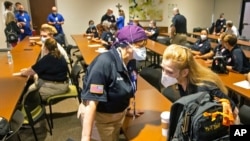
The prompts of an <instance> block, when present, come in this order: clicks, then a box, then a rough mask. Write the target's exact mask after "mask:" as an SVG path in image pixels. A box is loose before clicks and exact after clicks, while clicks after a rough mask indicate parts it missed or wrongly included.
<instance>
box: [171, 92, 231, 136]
mask: <svg viewBox="0 0 250 141" xmlns="http://www.w3.org/2000/svg"><path fill="white" fill-rule="evenodd" d="M212 93H213V91H211V92H198V93H196V94H191V95H188V96H184V97H181V98H180V99H178V100H177V101H175V102H174V103H173V105H172V106H171V111H170V125H169V131H168V140H169V141H215V140H217V141H221V140H223V141H225V140H229V126H225V125H223V124H222V121H223V116H222V115H217V116H216V119H215V120H214V121H212V120H211V117H210V116H207V117H206V116H203V113H204V112H208V113H214V112H215V111H219V112H222V110H223V106H222V104H221V103H220V102H218V101H216V100H214V97H213V94H212Z"/></svg>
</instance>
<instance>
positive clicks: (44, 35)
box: [40, 25, 70, 63]
mask: <svg viewBox="0 0 250 141" xmlns="http://www.w3.org/2000/svg"><path fill="white" fill-rule="evenodd" d="M53 28H54V27H53V26H51V25H47V26H42V27H41V29H40V36H41V43H42V44H41V45H42V51H41V58H42V57H43V56H44V55H45V53H44V52H43V48H44V43H45V41H46V39H48V38H54V37H53V35H54V30H53ZM57 48H58V50H59V51H60V53H61V54H62V56H63V57H64V58H65V60H66V61H67V62H68V63H69V62H70V61H69V57H68V54H67V52H66V51H65V49H64V48H63V47H62V46H61V45H60V44H59V43H57Z"/></svg>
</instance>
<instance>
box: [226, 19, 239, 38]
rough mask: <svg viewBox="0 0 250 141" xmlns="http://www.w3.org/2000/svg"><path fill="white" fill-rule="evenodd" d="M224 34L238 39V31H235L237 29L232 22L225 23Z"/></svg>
mask: <svg viewBox="0 0 250 141" xmlns="http://www.w3.org/2000/svg"><path fill="white" fill-rule="evenodd" d="M226 27H227V28H226V31H225V32H226V33H228V34H234V35H235V36H236V37H239V35H240V34H239V31H238V29H237V27H236V26H235V25H234V24H233V22H232V21H230V20H229V21H227V22H226Z"/></svg>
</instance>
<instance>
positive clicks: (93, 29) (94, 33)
mask: <svg viewBox="0 0 250 141" xmlns="http://www.w3.org/2000/svg"><path fill="white" fill-rule="evenodd" d="M84 35H87V36H88V35H90V36H93V37H94V38H96V37H98V32H97V29H96V26H95V23H94V21H93V20H89V27H88V28H87V30H86V32H85V33H84Z"/></svg>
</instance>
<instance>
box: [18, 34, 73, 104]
mask: <svg viewBox="0 0 250 141" xmlns="http://www.w3.org/2000/svg"><path fill="white" fill-rule="evenodd" d="M57 45H58V43H57V42H56V40H55V39H53V38H48V39H47V40H46V41H45V42H44V47H43V49H42V50H43V52H44V56H43V58H41V59H40V60H38V61H37V62H36V63H35V64H34V65H33V66H31V67H30V68H25V69H22V70H21V75H22V76H35V77H34V78H35V82H34V83H33V84H31V85H30V86H29V89H28V91H27V92H26V94H28V93H29V92H31V91H34V90H37V89H39V92H40V95H41V97H42V99H46V98H47V97H49V96H51V95H57V94H63V93H65V92H67V91H68V90H69V83H68V78H67V73H68V64H67V62H66V60H65V58H64V57H63V56H62V54H61V53H60V51H59V50H58V47H57Z"/></svg>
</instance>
